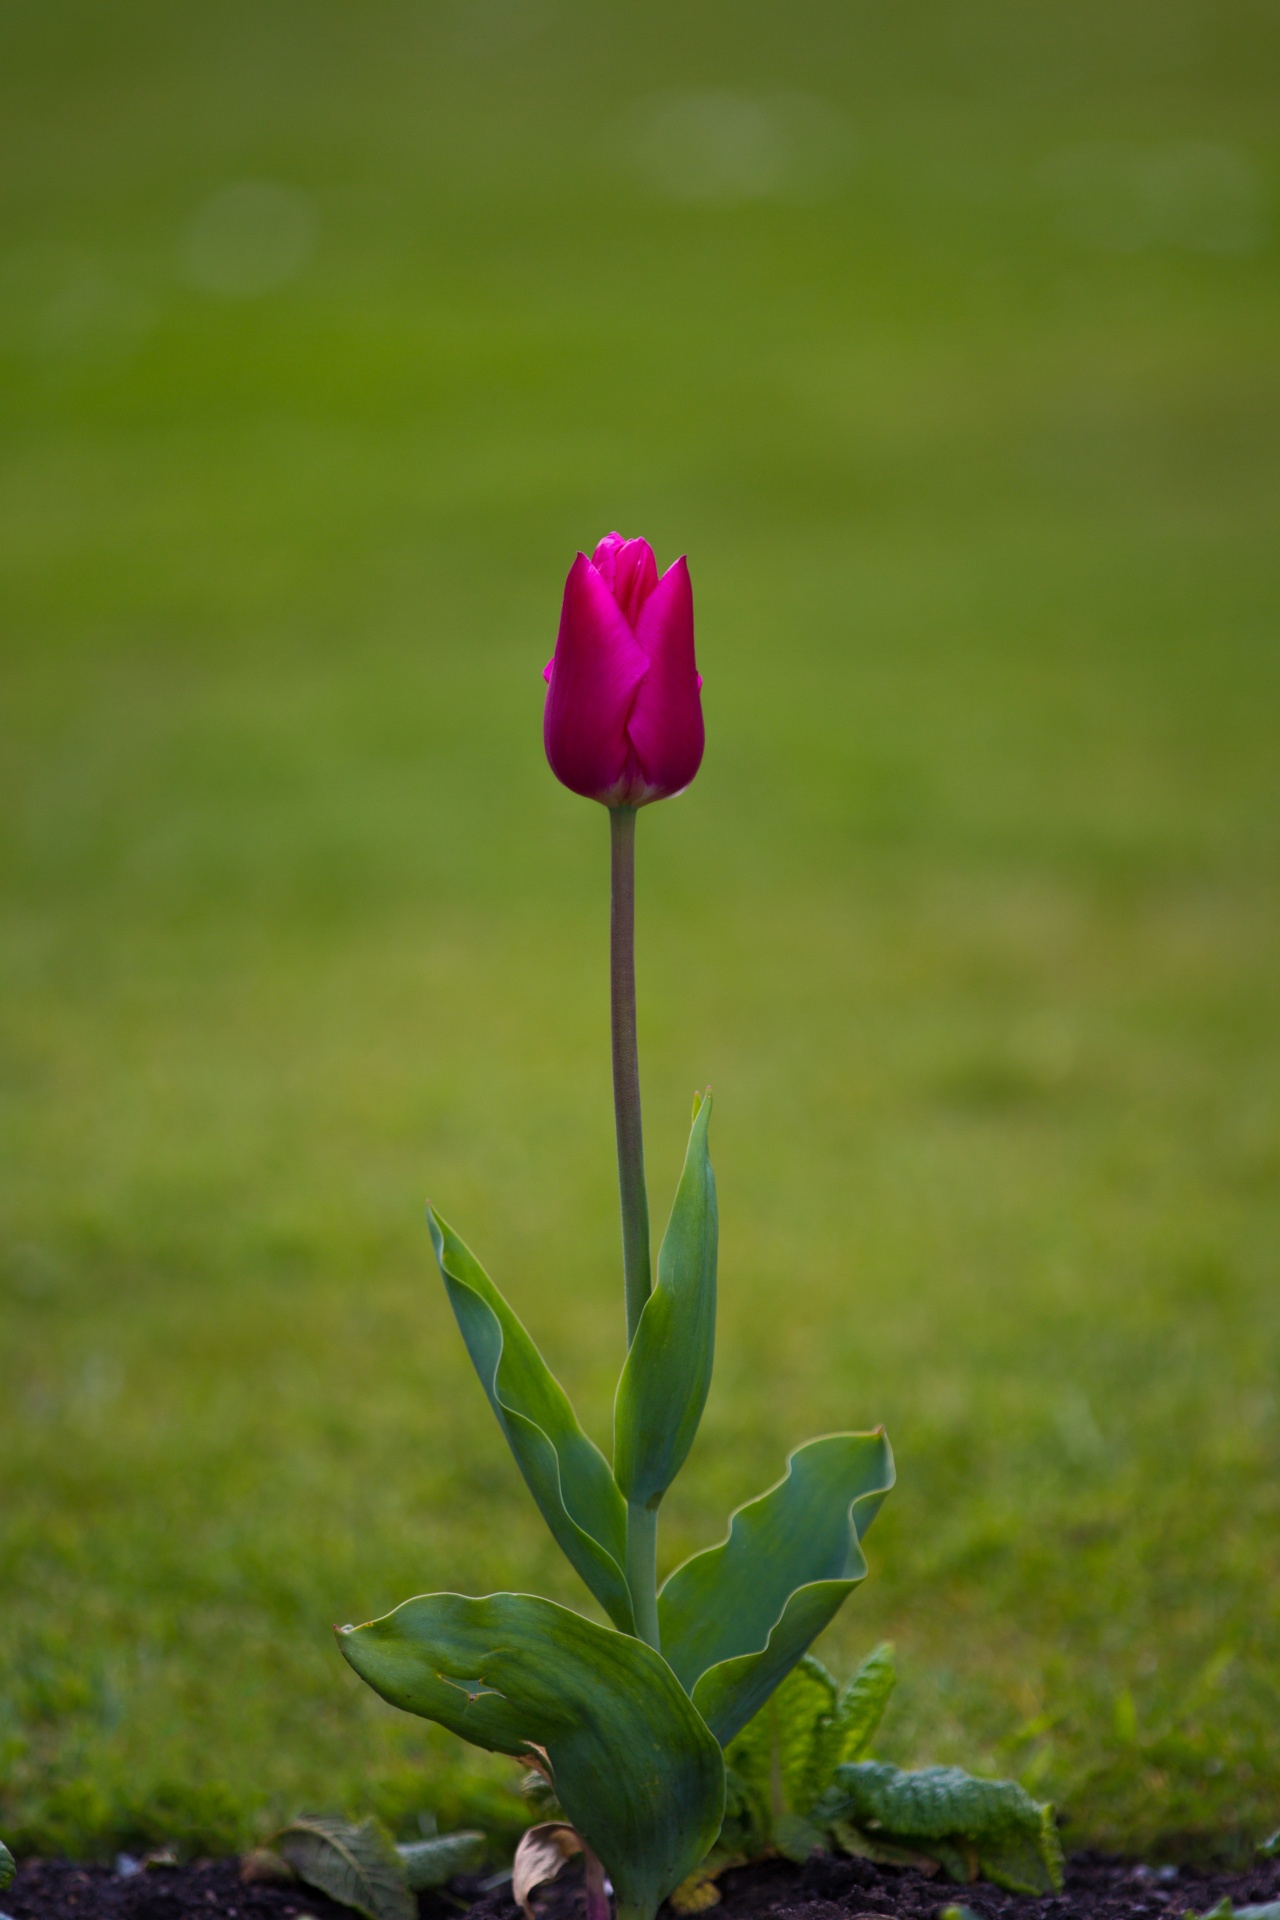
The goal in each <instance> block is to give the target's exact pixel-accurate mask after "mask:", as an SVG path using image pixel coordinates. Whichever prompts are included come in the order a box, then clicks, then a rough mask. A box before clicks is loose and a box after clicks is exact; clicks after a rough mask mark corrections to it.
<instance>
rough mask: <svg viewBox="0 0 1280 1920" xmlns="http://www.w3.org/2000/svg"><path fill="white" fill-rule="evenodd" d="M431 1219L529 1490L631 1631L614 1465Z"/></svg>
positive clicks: (491, 1291)
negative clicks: (610, 1464) (591, 1438)
mask: <svg viewBox="0 0 1280 1920" xmlns="http://www.w3.org/2000/svg"><path fill="white" fill-rule="evenodd" d="M427 1221H428V1224H429V1226H430V1228H431V1240H432V1244H433V1245H434V1247H435V1250H436V1259H437V1260H438V1262H439V1264H440V1273H441V1277H442V1278H443V1280H444V1284H445V1288H446V1290H447V1292H448V1295H449V1301H450V1304H451V1306H452V1307H453V1311H454V1314H455V1316H456V1318H457V1322H458V1327H459V1329H460V1331H461V1333H462V1338H463V1340H464V1341H465V1342H466V1348H467V1352H468V1353H469V1354H470V1355H471V1361H472V1365H473V1366H474V1367H475V1370H476V1372H477V1374H478V1375H479V1376H480V1384H481V1386H482V1387H483V1388H484V1390H485V1392H486V1393H487V1394H488V1396H489V1405H490V1406H491V1407H492V1408H493V1411H494V1413H495V1414H496V1415H497V1417H498V1424H499V1426H500V1427H501V1428H502V1431H503V1433H504V1434H505V1435H506V1438H507V1444H508V1446H509V1447H510V1448H511V1451H512V1453H513V1454H514V1455H515V1461H516V1465H517V1466H518V1467H519V1469H520V1471H521V1473H522V1474H523V1475H524V1478H525V1484H526V1485H527V1487H528V1489H529V1491H530V1493H531V1494H532V1495H533V1497H534V1499H535V1500H536V1501H537V1503H538V1506H539V1508H540V1509H541V1512H542V1517H543V1519H544V1520H545V1521H546V1523H547V1525H548V1527H550V1529H551V1532H552V1534H553V1535H554V1537H555V1541H556V1544H557V1546H558V1547H559V1548H560V1550H561V1552H562V1553H563V1554H564V1556H565V1558H566V1559H567V1560H568V1562H569V1564H570V1565H571V1566H572V1567H573V1568H574V1570H575V1572H577V1573H578V1574H580V1575H581V1577H582V1579H583V1580H584V1581H585V1582H586V1584H587V1586H588V1587H589V1588H590V1589H591V1592H592V1593H593V1594H594V1595H595V1597H596V1599H597V1600H598V1601H599V1602H600V1604H601V1606H602V1607H603V1608H604V1610H605V1612H606V1613H607V1614H608V1616H609V1618H610V1619H611V1620H612V1621H613V1623H614V1625H615V1626H616V1627H620V1628H621V1629H622V1631H623V1632H624V1633H631V1632H633V1631H634V1627H635V1621H634V1618H633V1616H632V1611H631V1594H630V1591H629V1589H628V1587H627V1581H626V1575H625V1574H624V1572H623V1567H624V1565H625V1563H626V1537H627V1510H626V1507H625V1505H624V1503H623V1500H622V1496H621V1494H620V1493H619V1492H618V1489H617V1487H616V1486H615V1484H614V1479H613V1475H612V1473H611V1472H610V1471H609V1464H608V1462H607V1461H606V1459H605V1457H604V1455H603V1454H602V1453H601V1451H600V1449H599V1448H598V1447H597V1446H596V1445H595V1443H594V1441H592V1440H589V1439H588V1438H587V1436H586V1434H585V1433H584V1432H583V1431H582V1428H581V1427H580V1426H579V1425H578V1422H577V1419H576V1417H575V1415H574V1411H573V1408H572V1407H571V1406H570V1404H569V1398H568V1395H567V1394H566V1393H565V1391H564V1388H563V1387H562V1386H561V1385H560V1383H559V1381H558V1380H557V1379H556V1378H555V1376H554V1375H553V1374H552V1372H551V1371H550V1369H549V1368H548V1366H547V1363H546V1361H545V1360H544V1359H543V1358H542V1355H541V1354H540V1353H539V1352H538V1349H537V1347H536V1346H535V1345H534V1343H533V1341H532V1340H531V1339H530V1337H529V1334H528V1333H527V1332H526V1330H525V1328H524V1326H523V1325H522V1324H521V1322H520V1320H519V1319H518V1318H517V1317H516V1315H515V1314H514V1313H513V1312H512V1311H511V1308H510V1307H509V1306H508V1305H507V1303H506V1301H505V1300H504V1299H503V1297H502V1295H501V1294H500V1293H499V1292H498V1289H497V1288H496V1287H495V1286H494V1284H493V1282H492V1280H491V1279H490V1278H489V1276H488V1274H487V1273H486V1272H485V1270H484V1268H483V1267H482V1266H481V1265H480V1262H479V1261H478V1260H477V1259H476V1257H475V1255H474V1254H473V1253H472V1252H471V1250H470V1249H469V1248H468V1247H466V1246H464V1244H463V1243H462V1241H461V1240H459V1238H458V1236H457V1234H456V1233H454V1231H453V1229H452V1228H451V1227H449V1226H446V1224H445V1222H444V1221H443V1220H441V1218H440V1217H439V1215H438V1214H436V1213H434V1212H432V1210H431V1209H430V1208H428V1209H427Z"/></svg>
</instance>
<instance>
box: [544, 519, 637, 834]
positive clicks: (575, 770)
mask: <svg viewBox="0 0 1280 1920" xmlns="http://www.w3.org/2000/svg"><path fill="white" fill-rule="evenodd" d="M553 664H554V668H555V671H554V672H553V673H552V675H551V680H550V684H549V686H548V688H547V704H546V707H545V709H544V712H543V720H542V737H543V741H544V743H545V746H546V749H547V759H548V760H549V761H550V762H551V771H552V772H553V773H554V774H555V776H556V778H557V780H561V781H563V783H564V785H565V786H566V787H570V788H572V790H573V792H574V793H581V794H584V795H585V796H586V797H587V798H588V799H591V800H601V801H603V802H604V803H605V805H606V806H607V805H610V804H611V803H612V804H616V803H617V801H618V799H619V798H620V797H621V796H622V794H623V792H624V790H625V788H626V786H627V784H628V779H629V774H628V762H629V759H630V754H629V751H628V748H629V742H628V739H627V716H628V714H629V713H630V711H631V706H632V702H633V700H634V697H635V691H636V688H637V687H638V686H639V685H640V683H641V681H642V680H643V679H644V677H645V674H646V671H647V668H648V661H647V659H646V656H645V653H644V650H643V649H642V648H641V647H640V646H639V645H638V644H637V642H636V639H635V636H634V634H633V633H632V631H631V628H630V626H629V624H628V622H627V620H626V619H625V617H624V616H623V614H622V611H621V609H620V608H619V606H618V603H617V601H616V600H615V599H614V597H613V595H612V593H611V592H610V591H609V588H608V585H607V583H606V582H605V581H604V580H603V579H602V578H601V576H600V574H599V573H598V572H597V570H596V568H595V567H594V566H593V565H592V563H591V562H590V561H589V560H588V559H587V557H586V555H585V554H584V553H580V554H579V555H578V557H577V559H576V560H575V561H574V563H573V565H572V567H571V568H570V569H569V578H568V579H567V580H566V582H565V588H564V605H563V607H562V608H561V612H560V632H559V634H558V636H557V638H556V651H555V657H554V662H553ZM630 778H631V781H632V782H634V773H633V772H632V774H631V775H630Z"/></svg>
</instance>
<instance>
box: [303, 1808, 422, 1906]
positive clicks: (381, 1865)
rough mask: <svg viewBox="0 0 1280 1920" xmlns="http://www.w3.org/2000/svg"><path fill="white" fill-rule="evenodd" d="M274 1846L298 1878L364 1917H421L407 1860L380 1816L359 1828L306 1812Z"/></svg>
mask: <svg viewBox="0 0 1280 1920" xmlns="http://www.w3.org/2000/svg"><path fill="white" fill-rule="evenodd" d="M274 1845H275V1848H276V1851H277V1852H278V1853H279V1854H281V1855H282V1856H283V1858H284V1859H286V1860H287V1861H288V1863H289V1865H290V1866H291V1867H292V1868H293V1870H294V1872H295V1873H296V1874H297V1876H298V1878H299V1879H300V1880H305V1881H306V1883H307V1885H308V1886H309V1887H316V1888H318V1890H319V1891H320V1892H321V1893H327V1894H328V1896H329V1898H330V1899H331V1900H336V1901H337V1902H338V1904H339V1905H340V1906H343V1907H352V1908H354V1909H355V1911H356V1912H357V1913H360V1914H363V1915H364V1920H417V1913H418V1903H417V1901H416V1900H415V1899H414V1897H413V1894H412V1893H411V1892H410V1890H409V1880H408V1876H407V1875H406V1873H405V1869H404V1862H403V1861H402V1860H401V1858H400V1855H399V1853H398V1852H397V1851H396V1843H395V1841H394V1840H393V1839H392V1838H391V1835H390V1834H389V1833H388V1832H387V1830H386V1828H385V1827H384V1826H383V1824H382V1822H381V1821H380V1820H375V1819H373V1818H372V1817H371V1818H370V1819H368V1820H364V1821H362V1822H361V1823H360V1825H359V1826H358V1827H357V1826H353V1825H352V1824H351V1823H350V1822H349V1821H347V1820H336V1819H331V1818H329V1817H328V1816H327V1815H324V1814H304V1815H302V1816H301V1818H299V1819H297V1820H292V1821H290V1823H289V1825H288V1826H287V1827H286V1828H285V1829H284V1831H283V1833H279V1834H277V1835H276V1838H275V1842H274Z"/></svg>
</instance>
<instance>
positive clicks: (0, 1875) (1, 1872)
mask: <svg viewBox="0 0 1280 1920" xmlns="http://www.w3.org/2000/svg"><path fill="white" fill-rule="evenodd" d="M17 1871H18V1863H17V1861H16V1860H15V1859H14V1857H13V1855H12V1854H11V1853H10V1851H9V1849H8V1847H6V1845H5V1844H4V1841H3V1840H0V1892H3V1890H4V1889H5V1887H8V1886H11V1885H12V1884H13V1876H14V1874H15V1873H16V1872H17Z"/></svg>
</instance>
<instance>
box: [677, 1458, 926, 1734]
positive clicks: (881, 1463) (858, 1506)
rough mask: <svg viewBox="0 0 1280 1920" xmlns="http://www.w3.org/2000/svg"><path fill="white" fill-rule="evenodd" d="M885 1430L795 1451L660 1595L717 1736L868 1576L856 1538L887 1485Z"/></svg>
mask: <svg viewBox="0 0 1280 1920" xmlns="http://www.w3.org/2000/svg"><path fill="white" fill-rule="evenodd" d="M893 1477H894V1476H893V1455H892V1453H891V1452H890V1450H889V1443H888V1441H887V1440H886V1439H885V1436H884V1433H883V1430H880V1429H878V1430H877V1431H876V1432H874V1433H832V1434H827V1435H825V1436H824V1437H823V1438H822V1439H819V1440H810V1441H808V1442H807V1443H806V1444H805V1445H804V1446H802V1447H797V1448H796V1450H795V1452H794V1453H793V1454H792V1455H791V1457H790V1459H789V1460H788V1462H787V1472H786V1476H785V1478H784V1479H782V1480H781V1481H779V1483H778V1485H777V1486H775V1487H771V1488H770V1489H769V1491H768V1492H767V1493H763V1494H761V1495H760V1497H759V1498H758V1499H756V1500H752V1501H749V1502H748V1503H747V1505H746V1506H743V1507H739V1508H738V1510H737V1512H736V1513H735V1514H734V1515H733V1516H732V1518H731V1519H730V1522H729V1537H728V1539H727V1540H726V1541H724V1542H723V1544H722V1545H720V1546H718V1547H711V1548H708V1549H707V1551H706V1552H705V1553H698V1554H695V1555H694V1556H693V1558H692V1559H691V1560H686V1561H685V1563H684V1565H683V1566H681V1567H677V1568H676V1571H675V1572H674V1573H673V1574H672V1575H671V1577H670V1579H669V1580H668V1581H667V1582H666V1584H665V1586H664V1587H663V1589H662V1592H661V1594H660V1595H659V1597H658V1620H659V1625H660V1630H661V1635H662V1649H663V1652H664V1654H665V1655H666V1658H667V1660H668V1661H669V1662H670V1665H671V1667H672V1668H673V1670H674V1671H675V1673H676V1674H677V1676H678V1677H679V1679H680V1682H681V1684H682V1685H683V1686H684V1687H686V1688H687V1689H688V1691H689V1693H690V1694H691V1696H692V1698H693V1702H694V1705H695V1706H696V1707H697V1709H698V1711H699V1712H700V1713H701V1715H702V1717H703V1719H704V1720H705V1721H706V1722H707V1725H708V1726H709V1727H710V1728H711V1730H712V1732H713V1733H714V1734H715V1735H716V1738H717V1739H718V1740H720V1741H721V1742H722V1743H727V1742H728V1741H730V1740H732V1739H733V1737H734V1735H735V1734H736V1733H738V1732H739V1730H740V1729H741V1728H742V1727H744V1726H745V1725H746V1723H747V1721H748V1720H750V1719H751V1717H752V1715H753V1714H755V1713H757V1712H758V1711H759V1709H760V1708H761V1707H762V1706H763V1704H764V1702H765V1701H766V1700H767V1699H768V1697H769V1695H770V1694H771V1693H772V1692H773V1689H774V1688H775V1687H776V1686H777V1685H778V1683H779V1682H780V1681H781V1680H783V1679H784V1678H785V1677H786V1675H787V1674H788V1673H789V1672H790V1671H791V1669H792V1667H793V1666H794V1665H795V1664H796V1661H797V1660H798V1659H799V1658H800V1656H801V1654H802V1653H803V1652H804V1651H805V1649H806V1648H807V1647H808V1646H809V1645H810V1643H811V1642H812V1641H813V1640H815V1639H816V1638H817V1636H818V1634H820V1633H821V1632H822V1630H823V1628H824V1627H825V1626H827V1625H828V1623H829V1622H830V1621H831V1620H832V1619H833V1617H834V1616H835V1613H836V1611H837V1609H838V1608H839V1606H840V1604H841V1602H842V1601H843V1600H844V1599H846V1598H847V1596H848V1595H849V1594H850V1593H851V1592H852V1591H853V1588H854V1587H855V1586H856V1585H857V1584H858V1582H859V1581H860V1580H862V1579H864V1578H865V1577H866V1572H867V1563H866V1561H865V1560H864V1559H863V1557H862V1549H861V1547H860V1546H859V1544H858V1543H859V1540H860V1538H861V1536H862V1534H863V1533H865V1531H866V1529H867V1527H868V1526H869V1525H870V1524H871V1521H872V1520H873V1519H874V1517H875V1515H876V1513H877V1512H878V1511H879V1509H880V1505H881V1503H882V1501H883V1500H884V1497H885V1495H886V1493H888V1491H889V1489H890V1487H891V1486H892V1485H893Z"/></svg>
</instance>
